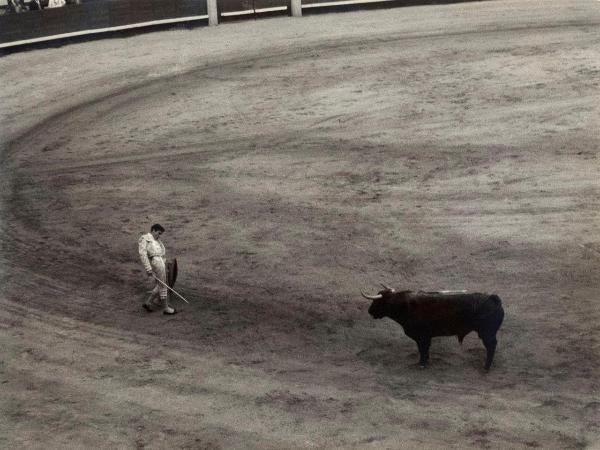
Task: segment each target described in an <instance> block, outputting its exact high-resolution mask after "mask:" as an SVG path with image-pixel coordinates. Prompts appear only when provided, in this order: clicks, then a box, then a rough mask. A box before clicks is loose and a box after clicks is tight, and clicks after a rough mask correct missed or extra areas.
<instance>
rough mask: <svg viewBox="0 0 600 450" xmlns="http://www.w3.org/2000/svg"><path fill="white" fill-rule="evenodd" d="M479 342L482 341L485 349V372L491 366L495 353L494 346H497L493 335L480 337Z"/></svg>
mask: <svg viewBox="0 0 600 450" xmlns="http://www.w3.org/2000/svg"><path fill="white" fill-rule="evenodd" d="M481 340H482V341H483V345H485V349H486V351H487V355H486V357H485V366H484V367H485V370H490V367H491V366H492V361H493V360H494V353H496V344H498V341H497V339H496V336H495V335H492V336H482V337H481Z"/></svg>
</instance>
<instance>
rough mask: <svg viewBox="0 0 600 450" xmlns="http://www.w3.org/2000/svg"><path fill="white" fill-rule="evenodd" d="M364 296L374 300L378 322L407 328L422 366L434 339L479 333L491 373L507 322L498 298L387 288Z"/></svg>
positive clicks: (373, 307)
mask: <svg viewBox="0 0 600 450" xmlns="http://www.w3.org/2000/svg"><path fill="white" fill-rule="evenodd" d="M363 296H364V297H366V298H368V299H370V300H372V301H373V303H372V304H371V306H370V308H369V314H370V315H371V316H372V317H373V318H374V319H381V318H383V317H389V318H390V319H393V320H395V321H396V322H398V323H399V324H400V325H402V328H403V329H404V333H405V334H406V335H407V336H408V337H409V338H411V339H413V340H414V341H415V342H416V343H417V346H418V347H419V354H420V360H419V364H420V365H421V367H425V366H426V365H427V362H428V360H429V347H430V345H431V338H432V337H434V336H458V340H459V342H460V343H461V344H462V340H463V339H464V337H465V336H466V335H467V334H469V333H470V332H471V331H477V334H478V335H479V338H480V339H481V340H482V341H483V345H484V346H485V349H486V351H487V356H486V360H485V369H486V370H489V368H490V366H491V365H492V361H493V359H494V353H495V351H496V344H497V340H496V332H497V331H498V329H499V328H500V325H501V324H502V320H503V319H504V309H503V308H502V301H501V300H500V297H498V296H497V295H494V294H492V295H488V294H480V293H440V292H412V291H403V292H395V291H394V290H393V289H390V288H387V287H386V289H385V290H383V291H379V293H378V294H377V295H373V296H369V295H366V294H363Z"/></svg>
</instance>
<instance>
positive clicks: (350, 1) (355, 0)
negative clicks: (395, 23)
mask: <svg viewBox="0 0 600 450" xmlns="http://www.w3.org/2000/svg"><path fill="white" fill-rule="evenodd" d="M393 1H395V0H343V1H341V2H323V3H309V4H307V5H305V4H302V9H304V8H319V7H320V6H340V5H360V4H361V3H383V2H393Z"/></svg>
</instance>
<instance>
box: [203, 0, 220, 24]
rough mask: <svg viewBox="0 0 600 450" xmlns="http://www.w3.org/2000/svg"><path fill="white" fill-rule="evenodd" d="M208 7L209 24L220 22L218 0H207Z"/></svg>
mask: <svg viewBox="0 0 600 450" xmlns="http://www.w3.org/2000/svg"><path fill="white" fill-rule="evenodd" d="M206 9H207V10H208V25H210V26H213V25H218V24H219V9H218V6H217V0H206Z"/></svg>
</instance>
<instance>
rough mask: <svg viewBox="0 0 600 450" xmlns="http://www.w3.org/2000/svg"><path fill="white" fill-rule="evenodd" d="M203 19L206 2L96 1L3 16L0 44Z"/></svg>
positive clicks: (174, 0)
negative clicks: (187, 19) (183, 19)
mask: <svg viewBox="0 0 600 450" xmlns="http://www.w3.org/2000/svg"><path fill="white" fill-rule="evenodd" d="M202 17H205V18H208V16H207V6H206V0H96V1H90V2H85V3H82V4H80V5H67V6H63V7H61V8H46V9H44V10H42V11H28V12H24V13H19V14H5V15H2V16H0V44H7V43H12V42H21V41H27V40H37V39H38V38H45V37H51V36H58V37H65V35H66V37H68V36H70V35H72V34H74V33H75V34H77V33H78V32H84V31H85V32H86V33H85V34H88V33H93V32H94V31H95V30H96V31H97V32H100V31H111V29H113V28H116V29H119V28H121V29H123V28H125V27H130V26H132V25H152V24H154V23H157V24H162V23H166V22H169V21H179V19H181V18H189V19H193V18H195V19H198V18H202ZM3 47H5V45H3Z"/></svg>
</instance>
